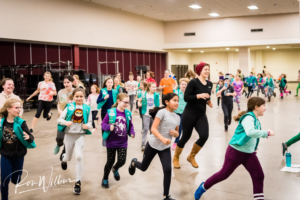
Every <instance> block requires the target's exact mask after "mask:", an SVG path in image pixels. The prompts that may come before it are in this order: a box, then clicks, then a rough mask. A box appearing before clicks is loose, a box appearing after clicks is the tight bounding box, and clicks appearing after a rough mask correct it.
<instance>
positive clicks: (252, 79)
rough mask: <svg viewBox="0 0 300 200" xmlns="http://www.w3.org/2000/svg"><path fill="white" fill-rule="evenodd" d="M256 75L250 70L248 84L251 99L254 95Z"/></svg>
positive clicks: (248, 96)
mask: <svg viewBox="0 0 300 200" xmlns="http://www.w3.org/2000/svg"><path fill="white" fill-rule="evenodd" d="M255 83H256V77H255V76H254V75H253V72H250V76H249V77H248V78H247V84H248V95H247V98H248V99H249V98H250V97H251V96H252V93H253V90H254V88H255Z"/></svg>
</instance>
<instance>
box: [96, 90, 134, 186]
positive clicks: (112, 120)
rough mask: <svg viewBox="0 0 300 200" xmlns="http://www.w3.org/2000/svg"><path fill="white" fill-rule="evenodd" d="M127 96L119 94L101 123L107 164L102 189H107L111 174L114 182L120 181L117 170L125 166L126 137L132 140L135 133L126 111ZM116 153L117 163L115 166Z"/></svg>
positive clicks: (129, 113) (129, 114)
mask: <svg viewBox="0 0 300 200" xmlns="http://www.w3.org/2000/svg"><path fill="white" fill-rule="evenodd" d="M128 105H129V96H128V95H127V94H125V93H121V94H119V95H118V97H117V102H116V103H115V104H114V105H113V106H112V109H109V110H108V111H107V115H106V116H105V117H104V119H103V121H102V124H101V125H102V129H103V130H104V133H103V140H105V141H106V148H107V162H106V165H105V167H104V175H103V180H102V187H103V188H109V184H108V176H109V173H110V171H112V172H113V174H114V178H115V179H116V181H119V180H120V174H119V169H120V168H121V167H122V166H123V165H124V164H125V162H126V156H127V147H128V136H129V137H132V138H134V136H135V132H134V128H133V124H132V114H131V112H130V111H129V110H127V109H126V108H127V106H128ZM116 152H117V153H118V161H117V163H116V164H115V157H116Z"/></svg>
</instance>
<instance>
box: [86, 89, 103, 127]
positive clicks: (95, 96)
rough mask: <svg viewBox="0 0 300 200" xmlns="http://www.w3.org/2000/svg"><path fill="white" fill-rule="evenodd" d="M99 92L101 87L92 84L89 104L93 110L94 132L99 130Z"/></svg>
mask: <svg viewBox="0 0 300 200" xmlns="http://www.w3.org/2000/svg"><path fill="white" fill-rule="evenodd" d="M99 92H100V89H99V88H98V86H97V85H92V86H91V94H90V95H89V96H88V100H87V104H88V105H89V106H91V111H92V119H93V122H92V126H93V130H92V132H94V131H95V130H97V128H96V126H95V121H98V117H97V115H98V109H97V99H98V97H99Z"/></svg>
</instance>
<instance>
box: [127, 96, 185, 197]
mask: <svg viewBox="0 0 300 200" xmlns="http://www.w3.org/2000/svg"><path fill="white" fill-rule="evenodd" d="M164 100H165V101H164V107H161V108H158V107H156V108H155V109H153V110H151V111H150V113H151V116H152V118H155V119H154V122H153V126H152V128H151V132H152V133H153V134H151V135H150V137H149V141H148V143H147V145H146V148H145V152H144V156H143V160H142V162H139V161H138V160H137V159H136V158H133V159H132V161H131V162H130V166H129V174H130V175H134V174H135V170H136V168H138V169H140V170H141V171H143V172H145V171H146V170H147V169H148V167H149V166H150V164H151V162H152V160H153V158H154V157H155V156H156V154H158V156H159V158H160V161H161V164H162V167H163V172H164V181H163V185H164V193H163V198H164V200H174V199H173V198H171V196H170V195H169V190H170V185H171V176H172V161H171V141H172V137H175V138H176V137H178V136H179V133H178V129H179V125H180V117H179V116H178V115H177V114H176V113H175V112H174V110H176V109H178V100H179V99H178V96H177V94H175V93H168V94H167V95H166V96H165V97H164Z"/></svg>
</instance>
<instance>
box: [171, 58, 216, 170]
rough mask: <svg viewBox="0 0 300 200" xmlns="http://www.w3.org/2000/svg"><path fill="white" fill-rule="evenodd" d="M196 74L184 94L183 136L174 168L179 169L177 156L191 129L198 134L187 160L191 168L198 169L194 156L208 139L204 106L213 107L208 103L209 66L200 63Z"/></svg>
mask: <svg viewBox="0 0 300 200" xmlns="http://www.w3.org/2000/svg"><path fill="white" fill-rule="evenodd" d="M195 71H196V73H197V74H198V78H196V79H193V80H191V81H190V82H189V84H188V86H187V88H186V90H185V93H184V101H185V102H187V105H186V107H185V110H184V111H183V114H182V130H183V134H182V137H181V139H180V140H179V142H178V143H177V147H176V150H175V154H174V158H173V165H174V168H176V169H179V168H180V164H179V156H180V154H181V152H182V150H183V148H184V145H185V144H186V143H187V141H188V140H189V139H190V137H191V135H192V132H193V129H194V128H195V129H196V131H197V132H198V134H199V137H200V138H199V139H198V140H197V141H196V142H195V143H194V146H193V148H192V151H191V153H190V155H189V156H188V158H187V160H188V161H189V162H190V163H191V164H192V166H193V167H195V168H198V164H197V162H196V160H195V156H196V155H197V153H198V152H199V151H200V149H201V148H202V147H203V146H204V144H205V142H206V140H207V139H208V132H209V129H208V121H207V117H206V114H205V113H206V105H208V106H209V107H211V108H212V107H213V105H212V103H211V101H210V95H211V90H212V87H213V84H212V83H211V82H210V81H208V80H206V79H207V78H208V76H209V71H210V67H209V64H206V63H200V64H199V65H198V66H197V67H196V70H195Z"/></svg>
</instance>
